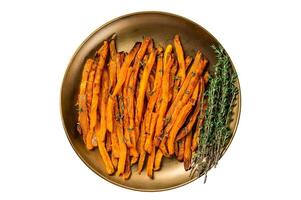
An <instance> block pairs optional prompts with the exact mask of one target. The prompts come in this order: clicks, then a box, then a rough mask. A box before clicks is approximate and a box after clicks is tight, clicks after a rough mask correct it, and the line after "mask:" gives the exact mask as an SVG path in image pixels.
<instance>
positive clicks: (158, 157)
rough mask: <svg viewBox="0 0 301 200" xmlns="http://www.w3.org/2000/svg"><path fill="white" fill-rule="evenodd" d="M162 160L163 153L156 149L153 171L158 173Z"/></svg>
mask: <svg viewBox="0 0 301 200" xmlns="http://www.w3.org/2000/svg"><path fill="white" fill-rule="evenodd" d="M162 158H163V153H162V151H161V150H160V149H158V150H157V153H156V157H155V167H154V171H158V170H159V169H160V167H161V161H162Z"/></svg>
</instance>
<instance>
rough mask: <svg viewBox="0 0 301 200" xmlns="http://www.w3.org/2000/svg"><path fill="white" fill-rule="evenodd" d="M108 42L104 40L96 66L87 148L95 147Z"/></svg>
mask: <svg viewBox="0 0 301 200" xmlns="http://www.w3.org/2000/svg"><path fill="white" fill-rule="evenodd" d="M108 48H109V46H108V42H107V41H104V44H103V45H102V47H101V48H100V50H99V60H98V64H97V68H96V73H95V78H94V82H93V95H92V103H91V110H90V113H89V118H90V128H89V132H88V134H87V137H86V147H87V149H89V150H91V149H92V148H93V144H92V138H93V134H94V128H95V125H96V120H97V104H98V97H99V91H100V80H101V76H102V71H103V68H104V66H105V61H106V58H107V55H108Z"/></svg>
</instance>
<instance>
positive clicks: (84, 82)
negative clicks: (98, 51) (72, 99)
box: [79, 58, 94, 95]
mask: <svg viewBox="0 0 301 200" xmlns="http://www.w3.org/2000/svg"><path fill="white" fill-rule="evenodd" d="M93 62H94V61H93V59H90V58H89V59H88V60H87V61H86V63H85V65H84V69H83V72H82V79H81V82H80V86H79V95H85V93H86V87H87V81H88V77H89V73H90V70H91V68H92V65H93Z"/></svg>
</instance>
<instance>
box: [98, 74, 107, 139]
mask: <svg viewBox="0 0 301 200" xmlns="http://www.w3.org/2000/svg"><path fill="white" fill-rule="evenodd" d="M108 95H109V75H108V72H107V70H104V73H103V77H102V88H101V100H100V105H99V106H98V107H99V111H100V130H99V131H100V132H99V139H100V141H101V142H105V138H106V131H107V128H106V105H107V101H108ZM96 133H97V132H96Z"/></svg>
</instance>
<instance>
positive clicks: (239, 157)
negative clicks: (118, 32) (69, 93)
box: [0, 0, 301, 200]
mask: <svg viewBox="0 0 301 200" xmlns="http://www.w3.org/2000/svg"><path fill="white" fill-rule="evenodd" d="M300 9H301V7H300V5H299V4H298V3H297V1H295V2H293V1H282V2H280V1H279V2H278V1H271V2H268V1H265V2H264V1H254V0H253V1H249V2H248V3H247V2H246V1H229V0H227V1H220V2H218V1H211V0H207V1H190V0H185V1H176V0H174V1H168V0H165V1H154V0H153V1H152V0H147V1H146V0H139V1H138V0H136V1H135V0H132V1H130V0H122V1H116V0H108V1H103V2H101V1H100V0H98V1H80V2H73V1H72V2H71V1H70V2H67V1H64V2H63V1H48V2H42V1H6V2H4V1H1V3H0V58H1V59H0V62H1V65H0V69H1V70H0V94H1V98H0V106H1V107H0V125H1V127H0V134H1V139H0V199H58V198H59V199H71V198H72V199H112V198H113V199H115V198H119V199H128V198H131V199H133V200H136V199H143V200H148V199H152V200H153V199H158V200H159V199H187V198H188V196H189V198H191V199H194V198H198V199H206V200H207V199H234V200H235V199H300V198H301V195H300V191H298V190H300V181H301V172H300V171H301V161H300V157H301V156H300V154H301V147H300V142H301V136H300V135H301V131H300V124H301V117H300V114H301V109H300V102H301V98H300V92H301V89H300V86H301V84H300V83H301V82H300V79H301V78H300V73H301V70H300V68H301V65H300V63H301V61H300V57H301V56H300V53H301V39H300V36H301V28H300V19H301V14H300V13H301V12H300ZM143 10H159V11H167V12H173V13H176V14H179V15H182V16H185V17H187V18H189V19H191V20H193V21H195V22H197V23H199V24H200V25H202V26H203V27H205V28H206V29H207V30H208V31H210V32H211V33H212V34H213V35H214V36H215V37H216V38H217V39H218V40H219V41H220V42H221V43H222V44H223V46H224V47H225V49H226V50H227V51H228V53H229V54H230V56H231V58H232V60H233V62H234V64H235V66H236V69H237V71H238V74H239V79H240V82H241V88H242V112H241V119H240V124H239V127H238V131H237V134H236V136H235V139H234V141H233V143H232V145H231V147H230V148H229V150H228V152H227V153H226V155H225V156H224V157H223V159H222V160H221V162H220V163H219V166H218V168H217V169H214V170H212V171H210V174H209V179H208V182H207V183H206V184H205V185H204V184H203V183H202V182H203V180H198V181H195V182H193V183H191V184H189V185H186V186H184V187H181V188H178V189H174V190H170V191H167V192H159V193H141V192H134V191H130V190H127V189H123V188H119V187H117V186H115V185H112V184H110V183H108V182H106V181H104V180H103V179H101V178H99V177H98V176H97V175H95V174H94V173H93V172H92V171H91V170H90V169H88V168H87V167H86V166H85V165H84V163H83V162H82V161H81V160H80V159H79V158H78V157H77V155H76V154H75V153H74V151H73V150H72V148H71V146H70V145H69V142H68V140H67V138H66V136H65V133H64V130H63V127H62V124H61V119H60V110H59V97H60V86H61V82H62V79H63V74H64V72H65V69H66V67H67V64H68V62H69V59H70V58H71V56H72V55H73V53H74V51H75V50H76V49H77V47H78V46H79V45H80V44H81V42H82V41H83V40H84V39H85V38H86V37H87V36H88V35H89V34H90V33H91V32H92V31H94V30H95V29H96V28H97V27H99V26H100V25H102V24H103V23H105V22H107V21H109V20H111V19H113V18H115V17H118V16H120V15H123V14H127V13H130V12H134V11H143Z"/></svg>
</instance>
